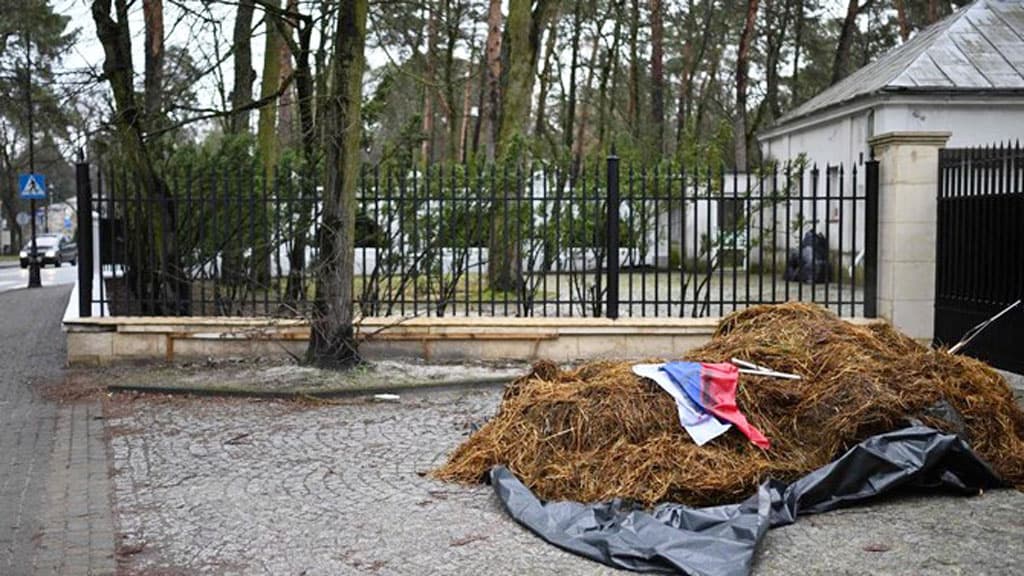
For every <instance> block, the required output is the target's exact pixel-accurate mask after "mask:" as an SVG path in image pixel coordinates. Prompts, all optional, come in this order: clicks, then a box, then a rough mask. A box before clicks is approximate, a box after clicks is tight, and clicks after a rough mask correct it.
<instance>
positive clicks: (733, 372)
mask: <svg viewBox="0 0 1024 576" xmlns="http://www.w3.org/2000/svg"><path fill="white" fill-rule="evenodd" d="M663 370H664V371H665V372H667V373H668V375H669V376H671V377H672V379H673V380H675V382H676V384H678V385H679V387H680V388H682V389H683V391H684V392H686V395H687V396H689V397H690V399H691V400H693V401H694V403H696V404H697V405H698V406H700V407H701V408H702V409H704V410H706V411H707V412H710V413H711V414H714V415H715V416H716V417H718V418H719V419H721V420H724V421H726V422H730V423H732V425H733V426H735V427H736V428H738V429H739V430H740V432H743V434H744V435H745V436H746V437H747V438H749V439H750V441H751V442H753V443H754V444H756V445H757V446H760V447H761V448H763V449H765V450H767V449H768V447H769V446H770V443H769V441H768V438H765V436H764V434H762V433H761V432H760V431H759V430H758V429H757V428H754V427H753V426H752V425H751V424H750V422H747V417H746V416H744V415H743V413H742V412H740V409H739V407H737V406H736V384H737V382H738V380H739V375H740V373H739V368H737V367H736V366H734V365H732V364H728V363H720V364H709V363H704V362H668V363H666V364H665V366H664V367H663Z"/></svg>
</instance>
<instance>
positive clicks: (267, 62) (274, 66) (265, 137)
mask: <svg viewBox="0 0 1024 576" xmlns="http://www.w3.org/2000/svg"><path fill="white" fill-rule="evenodd" d="M267 3H268V4H269V5H270V6H271V8H272V9H267V10H266V19H265V26H266V44H265V47H264V52H263V78H262V81H261V84H260V98H261V99H263V98H269V97H271V96H272V95H274V94H276V93H277V92H278V91H279V90H280V88H281V48H282V46H283V41H282V40H281V31H280V30H279V29H278V26H277V24H278V22H277V21H278V19H279V18H280V15H279V14H278V13H277V9H279V8H280V6H281V4H280V0H267ZM278 105H279V103H278V101H277V100H273V101H271V102H268V103H266V104H264V105H263V106H262V107H260V113H259V124H258V126H257V134H256V143H257V147H258V148H259V152H260V162H261V163H262V165H263V177H264V178H265V179H266V180H267V181H268V182H272V181H273V179H274V172H275V171H276V170H277V159H278V156H279V154H280V146H279V144H278V138H277V107H278Z"/></svg>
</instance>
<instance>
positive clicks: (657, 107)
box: [651, 0, 665, 156]
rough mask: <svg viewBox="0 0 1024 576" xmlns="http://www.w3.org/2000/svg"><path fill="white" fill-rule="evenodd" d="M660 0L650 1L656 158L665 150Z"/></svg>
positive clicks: (652, 98)
mask: <svg viewBox="0 0 1024 576" xmlns="http://www.w3.org/2000/svg"><path fill="white" fill-rule="evenodd" d="M662 26H663V24H662V8H661V0H651V132H652V134H653V135H654V136H653V137H654V140H653V143H654V145H653V149H654V152H655V154H657V155H658V156H660V155H661V153H662V152H663V151H664V149H665V68H664V58H665V48H664V45H663V42H664V31H663V29H662Z"/></svg>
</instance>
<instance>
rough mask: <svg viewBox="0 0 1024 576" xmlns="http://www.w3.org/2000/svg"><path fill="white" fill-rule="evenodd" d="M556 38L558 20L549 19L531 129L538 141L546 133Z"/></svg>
mask: <svg viewBox="0 0 1024 576" xmlns="http://www.w3.org/2000/svg"><path fill="white" fill-rule="evenodd" d="M557 38H558V18H557V16H556V17H555V18H552V19H551V25H550V26H548V33H547V38H546V39H545V42H544V65H543V66H542V67H541V72H540V93H539V94H538V97H537V116H536V122H535V123H534V127H533V135H534V137H536V138H537V139H538V140H539V139H541V138H542V137H543V136H544V133H545V132H546V131H547V124H548V120H547V114H546V112H547V102H548V89H549V88H550V86H551V67H552V62H553V61H554V60H555V58H557V56H556V55H555V40H556V39H557Z"/></svg>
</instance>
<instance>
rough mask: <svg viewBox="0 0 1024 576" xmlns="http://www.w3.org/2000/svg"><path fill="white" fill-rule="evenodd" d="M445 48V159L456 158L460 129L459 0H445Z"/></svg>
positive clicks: (451, 160) (460, 21)
mask: <svg viewBox="0 0 1024 576" xmlns="http://www.w3.org/2000/svg"><path fill="white" fill-rule="evenodd" d="M444 6H445V11H444V15H445V20H444V25H445V41H446V42H445V50H444V100H443V101H442V104H443V108H444V115H445V159H446V160H448V161H450V162H455V161H457V160H458V153H459V142H460V140H461V131H460V126H459V112H460V107H459V106H458V105H457V104H456V102H457V98H458V96H457V90H458V87H459V78H458V72H457V71H456V69H455V47H456V45H457V44H458V42H459V28H460V25H461V23H462V2H461V0H445V2H444ZM467 69H468V66H467Z"/></svg>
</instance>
